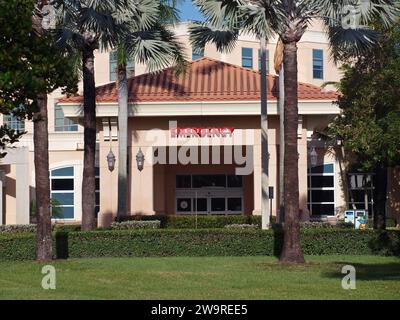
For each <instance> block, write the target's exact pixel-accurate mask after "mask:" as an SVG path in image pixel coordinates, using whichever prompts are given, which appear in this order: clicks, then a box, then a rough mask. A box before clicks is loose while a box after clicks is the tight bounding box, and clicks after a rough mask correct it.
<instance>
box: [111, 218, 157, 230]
mask: <svg viewBox="0 0 400 320" xmlns="http://www.w3.org/2000/svg"><path fill="white" fill-rule="evenodd" d="M160 224H161V222H160V221H158V220H149V221H124V222H113V223H112V224H111V229H113V230H127V229H159V228H160Z"/></svg>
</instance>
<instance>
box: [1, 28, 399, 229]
mask: <svg viewBox="0 0 400 320" xmlns="http://www.w3.org/2000/svg"><path fill="white" fill-rule="evenodd" d="M187 27H188V24H187V23H183V24H180V25H178V26H177V27H176V34H177V36H178V37H179V39H180V40H181V41H182V43H183V44H184V46H185V48H186V54H187V56H188V58H189V59H190V58H191V60H193V62H192V63H191V64H190V66H189V67H188V70H187V72H186V73H185V75H181V76H179V77H178V78H176V77H175V76H174V75H173V73H172V70H171V69H166V70H164V71H162V72H161V73H157V74H148V73H146V72H147V70H146V66H144V65H137V64H135V63H129V65H128V75H129V76H130V77H131V78H130V79H129V83H128V87H129V103H130V104H129V127H128V210H129V213H130V214H146V215H151V214H194V213H198V214H256V215H257V214H260V213H261V198H262V194H261V178H260V177H261V137H260V136H261V134H260V102H259V100H260V88H259V83H260V81H259V78H260V75H259V73H258V70H259V64H260V61H259V43H258V41H257V40H256V39H254V38H253V37H251V36H247V35H243V36H241V37H240V39H239V41H238V44H237V46H236V47H235V49H234V50H233V51H232V52H231V53H229V54H221V53H219V52H218V51H217V50H216V49H215V48H214V47H213V46H211V45H210V46H208V45H207V46H206V47H205V48H192V47H191V46H190V44H189V39H188V34H187ZM321 30H322V29H321V27H320V26H319V24H318V23H315V26H312V27H311V28H310V30H309V31H307V32H306V34H305V36H304V37H303V40H302V42H301V43H299V81H300V82H301V83H300V85H299V115H300V119H299V124H298V139H299V178H300V182H299V187H300V207H301V210H302V212H304V213H307V214H308V213H310V214H312V215H314V216H335V215H336V214H337V213H338V212H341V211H343V210H344V209H345V208H346V202H348V200H346V195H345V194H344V193H343V191H342V189H343V188H342V178H343V177H341V164H340V159H338V157H337V156H336V155H335V153H331V152H328V148H327V146H326V145H325V144H324V143H323V142H321V141H316V140H313V139H312V135H313V132H314V131H315V130H323V129H324V128H325V127H326V126H327V125H328V124H329V122H330V121H331V120H332V119H333V117H335V115H337V114H338V113H339V109H338V108H337V106H336V105H335V104H334V103H333V101H334V100H335V99H336V97H337V95H336V93H334V92H330V91H327V90H322V89H321V88H320V86H321V85H322V84H323V83H324V82H327V81H338V80H339V79H340V72H339V69H338V67H337V66H335V65H334V64H333V62H332V61H331V60H330V56H329V45H328V41H327V39H326V36H325V34H324V33H323V32H322V31H321ZM275 46H276V41H275V40H274V39H273V40H271V42H270V43H269V44H268V55H267V58H268V61H267V65H268V69H269V71H270V72H269V73H270V75H269V77H268V87H269V91H268V115H269V118H268V122H269V131H268V144H269V156H270V158H269V171H270V185H271V186H272V187H274V199H273V201H272V207H271V213H272V214H274V215H275V214H276V213H277V208H278V206H279V197H278V195H279V183H278V181H279V165H278V163H279V156H280V155H279V113H278V106H277V97H278V84H277V81H278V80H277V77H276V76H274V74H275V72H274V70H273V57H274V51H275ZM115 67H116V61H115V55H114V54H113V53H112V52H111V53H109V52H97V54H96V58H95V70H96V84H97V85H98V88H97V117H98V120H97V127H98V132H97V160H96V166H97V175H96V180H97V181H96V212H97V214H98V221H99V224H100V225H107V224H109V223H110V222H111V221H112V219H113V218H114V216H115V215H116V212H117V198H118V195H117V184H118V161H116V164H115V168H114V170H110V169H109V165H108V162H107V155H108V154H109V153H110V151H111V152H112V153H113V154H114V155H115V156H116V157H118V141H119V132H118V118H117V115H118V103H117V97H116V89H115V83H114V81H115V76H116V75H115ZM80 90H82V86H81V85H80ZM48 104H49V105H48V109H49V132H50V136H49V149H50V173H49V174H50V179H51V198H52V199H54V200H55V201H56V203H57V206H58V208H59V210H57V212H60V213H58V214H57V215H56V216H55V217H54V218H55V219H57V220H58V221H62V222H74V223H75V222H79V221H81V215H82V210H81V202H82V199H81V188H82V169H83V127H82V125H81V123H82V97H81V96H77V97H72V98H65V97H64V98H63V97H61V93H60V92H54V93H53V94H51V95H50V96H49V100H48ZM3 122H6V123H8V124H9V125H11V126H13V127H15V128H16V129H19V130H26V131H27V134H25V135H24V137H23V138H22V139H21V141H20V142H19V143H18V145H17V148H15V149H11V150H10V151H9V153H8V155H7V157H6V158H5V159H3V160H2V162H1V163H0V170H1V172H2V179H1V181H2V186H1V187H2V188H1V189H2V191H3V197H2V203H1V205H2V208H1V212H2V215H1V220H0V223H2V224H5V223H6V224H25V223H29V220H30V218H29V212H30V207H31V206H32V204H33V203H34V190H35V179H34V164H33V139H32V133H33V125H32V123H31V122H29V121H21V120H19V119H16V118H13V117H10V116H7V117H6V116H4V117H3ZM314 151H315V152H316V154H317V157H316V161H317V163H314V164H313V165H311V162H310V161H311V160H310V155H311V154H312V152H314ZM140 152H142V153H143V155H144V159H145V161H144V166H143V168H138V164H137V162H136V157H137V155H139V154H140ZM354 179H355V180H354V181H355V184H354V185H355V190H354V193H356V192H357V190H356V187H357V186H358V184H357V183H356V182H357V181H358V180H357V179H358V176H357V175H355V176H354ZM392 187H393V188H394V190H395V191H394V192H393V194H394V195H396V194H397V193H396V190H397V189H396V188H397V187H398V185H397V182H393V183H392ZM362 188H363V192H364V194H365V190H364V189H365V183H363V184H362ZM361 197H362V195H360V199H361ZM368 201H369V202H370V199H369V200H368ZM355 202H356V201H355ZM392 202H393V203H398V201H396V199H395V197H394V196H393V197H392ZM364 203H365V201H364V200H362V199H361V200H360V202H357V205H359V206H362V205H364Z"/></svg>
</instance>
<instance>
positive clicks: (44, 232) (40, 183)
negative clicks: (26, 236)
mask: <svg viewBox="0 0 400 320" xmlns="http://www.w3.org/2000/svg"><path fill="white" fill-rule="evenodd" d="M45 4H47V1H37V2H36V4H35V10H34V12H33V15H32V26H33V29H34V30H35V33H36V35H37V36H38V37H41V36H42V35H43V33H44V30H43V25H42V21H43V15H42V9H43V7H44V5H45ZM36 99H37V104H38V111H37V112H36V113H35V114H34V115H33V149H34V162H35V194H36V219H37V221H36V223H37V231H36V259H37V260H38V261H50V260H52V258H53V257H52V239H51V212H50V177H49V132H48V117H47V94H46V93H39V94H38V95H37V98H36Z"/></svg>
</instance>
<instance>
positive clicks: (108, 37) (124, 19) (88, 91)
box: [56, 0, 158, 230]
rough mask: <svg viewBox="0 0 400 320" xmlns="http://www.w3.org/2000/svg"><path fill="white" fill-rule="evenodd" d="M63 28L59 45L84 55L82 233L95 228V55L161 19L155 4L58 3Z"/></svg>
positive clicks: (109, 0) (140, 0)
mask: <svg viewBox="0 0 400 320" xmlns="http://www.w3.org/2000/svg"><path fill="white" fill-rule="evenodd" d="M56 2H57V5H58V10H59V13H60V19H61V23H60V25H61V26H62V27H61V28H60V29H59V30H58V44H59V45H60V46H70V47H72V48H75V50H77V51H78V52H80V54H81V59H82V60H81V62H82V69H83V96H84V106H83V110H84V120H83V122H84V164H83V180H82V229H83V230H92V229H94V228H95V152H96V85H95V76H94V51H95V50H96V49H98V48H100V49H103V50H108V49H111V48H115V46H116V45H117V43H118V42H119V41H120V39H121V38H123V37H124V36H125V35H126V34H128V33H129V32H130V27H131V26H132V25H136V26H137V29H141V30H146V29H148V28H149V27H151V26H152V25H153V24H154V23H155V22H156V19H157V16H158V1H155V0H64V1H61V0H56Z"/></svg>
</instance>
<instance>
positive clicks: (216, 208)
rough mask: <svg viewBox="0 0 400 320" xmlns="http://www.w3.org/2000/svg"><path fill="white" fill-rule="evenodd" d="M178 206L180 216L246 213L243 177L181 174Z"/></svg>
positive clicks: (178, 182)
mask: <svg viewBox="0 0 400 320" xmlns="http://www.w3.org/2000/svg"><path fill="white" fill-rule="evenodd" d="M175 204H176V212H177V213H178V214H193V213H197V214H243V212H244V206H243V185H242V177H241V176H233V175H232V176H231V175H220V174H219V175H178V176H177V177H176V189H175Z"/></svg>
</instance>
